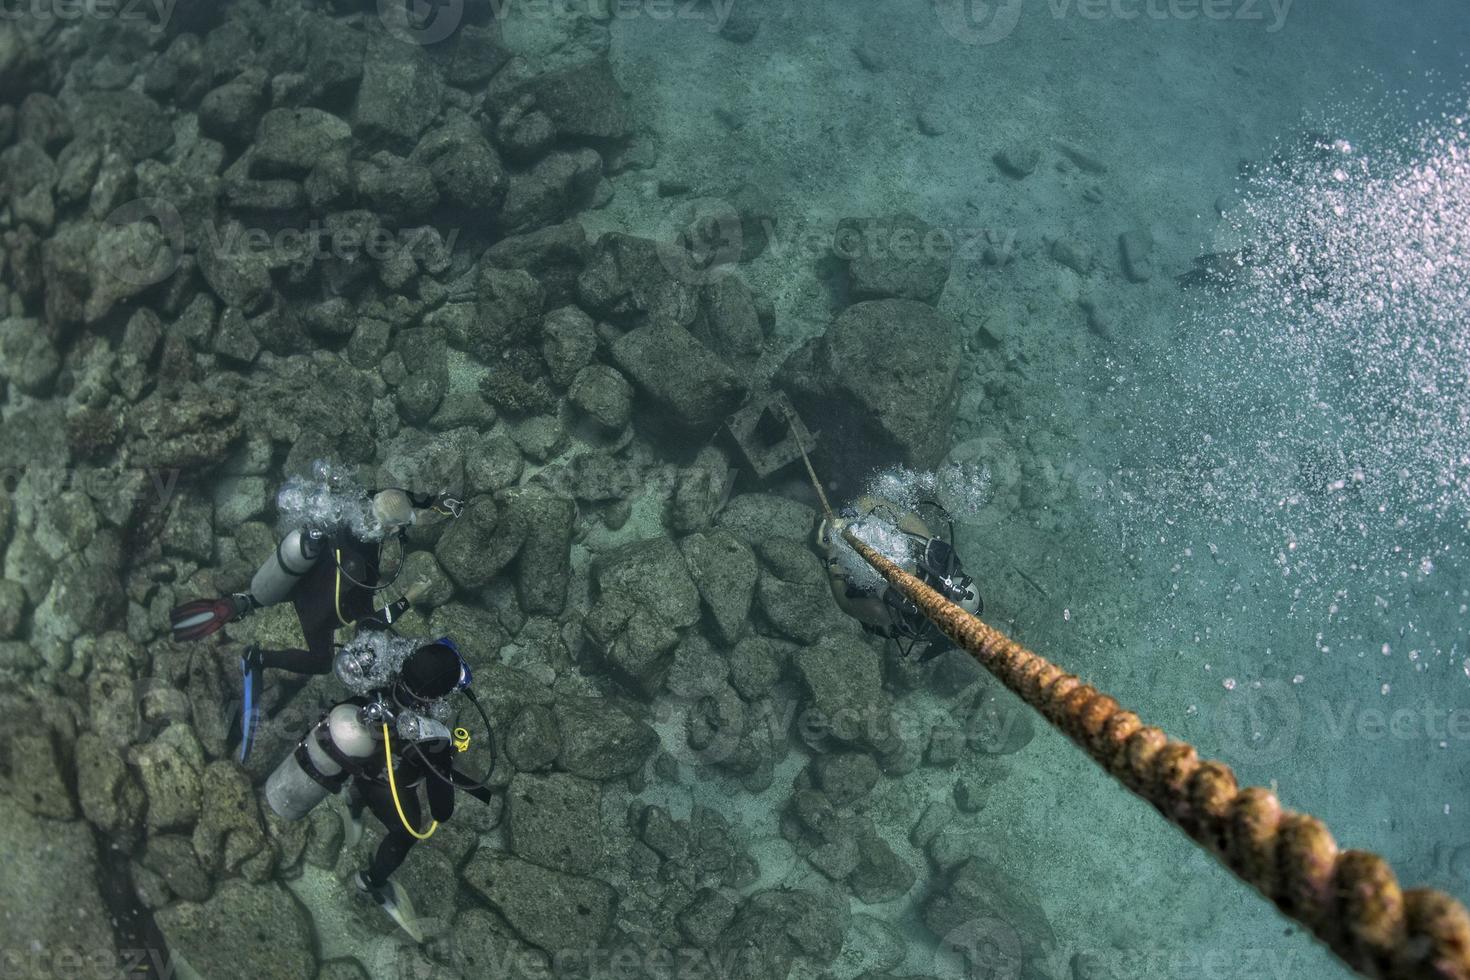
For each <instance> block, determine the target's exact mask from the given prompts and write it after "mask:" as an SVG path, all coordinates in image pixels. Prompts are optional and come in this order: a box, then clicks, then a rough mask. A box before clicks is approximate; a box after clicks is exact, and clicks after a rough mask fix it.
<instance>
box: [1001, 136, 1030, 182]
mask: <svg viewBox="0 0 1470 980" xmlns="http://www.w3.org/2000/svg"><path fill="white" fill-rule="evenodd" d="M1040 163H1041V151H1040V150H1038V149H1037V148H1036V147H1034V146H1030V145H1026V144H1020V145H1016V146H1008V147H1006V148H1005V149H1003V150H1001V151H1000V152H998V153H996V155H995V165H996V166H998V167H1000V169H1001V170H1002V171H1004V172H1005V173H1006V174H1007V175H1008V176H1011V177H1015V178H1016V179H1017V180H1020V179H1022V178H1025V177H1029V176H1031V175H1032V174H1033V173H1035V172H1036V168H1037V166H1038V165H1040Z"/></svg>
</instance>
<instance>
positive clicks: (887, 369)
mask: <svg viewBox="0 0 1470 980" xmlns="http://www.w3.org/2000/svg"><path fill="white" fill-rule="evenodd" d="M959 367H960V335H959V328H958V326H957V325H956V324H955V322H954V321H953V320H951V319H949V318H948V317H946V316H944V315H942V314H940V313H938V312H936V311H935V310H934V309H933V308H932V307H930V306H927V305H925V304H924V303H920V302H917V301H915V300H906V299H886V300H873V301H871V302H866V303H858V304H857V305H855V306H851V307H848V308H847V309H846V310H845V311H843V312H842V314H841V315H840V316H838V317H837V319H836V320H834V321H833V323H832V325H831V326H830V327H829V328H828V329H827V332H826V334H825V335H823V336H822V337H820V338H818V339H816V340H814V341H811V342H810V343H808V344H807V345H806V346H804V347H803V348H802V349H801V350H799V351H797V353H796V354H795V355H793V357H792V359H791V361H789V362H788V363H787V365H786V367H785V368H784V369H783V370H782V374H781V381H782V383H783V384H784V385H785V386H786V388H787V390H788V391H789V392H790V393H791V395H792V398H793V401H794V402H795V403H796V407H797V409H798V410H799V411H800V412H801V413H802V414H803V415H805V416H806V417H807V418H808V419H820V420H821V426H820V428H821V430H822V439H821V442H820V443H819V445H818V450H819V455H820V457H821V459H822V463H823V471H824V472H825V473H830V474H832V475H833V476H835V477H837V478H839V479H843V480H846V481H851V482H853V483H855V484H856V483H860V482H861V481H862V480H863V479H864V478H865V477H866V476H867V475H868V474H869V473H870V472H871V471H872V470H873V469H874V468H875V467H881V466H884V465H886V464H889V463H902V464H903V465H905V466H908V467H910V468H912V469H918V470H925V469H932V468H933V467H934V466H936V465H938V463H939V462H940V461H941V460H942V459H943V458H944V454H945V453H946V452H948V450H949V446H950V428H951V426H952V425H953V423H954V417H955V399H956V393H957V391H956V389H957V385H958V380H959Z"/></svg>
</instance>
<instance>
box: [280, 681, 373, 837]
mask: <svg viewBox="0 0 1470 980" xmlns="http://www.w3.org/2000/svg"><path fill="white" fill-rule="evenodd" d="M371 707H372V706H371V705H369V706H368V708H360V707H358V706H357V705H355V704H352V703H350V702H344V703H342V704H339V705H337V706H335V707H334V708H332V710H331V711H329V712H327V715H326V717H325V718H323V719H321V720H320V721H318V722H317V723H316V724H315V725H313V726H312V727H311V728H310V729H309V730H308V731H307V733H306V735H305V736H303V737H302V739H301V742H300V743H299V744H298V746H297V748H296V750H295V751H293V752H292V753H291V754H290V755H288V756H286V758H285V759H283V760H281V764H280V765H279V766H277V767H276V770H275V772H273V773H271V775H270V778H269V779H268V780H266V783H265V798H266V801H267V802H268V803H270V806H271V809H272V810H274V811H275V812H276V814H277V815H278V816H280V817H281V819H283V820H300V819H301V818H302V817H304V816H306V815H307V814H308V813H310V812H311V811H312V809H313V808H314V807H315V806H316V805H317V804H318V803H320V802H321V801H322V800H324V799H326V798H327V794H328V793H329V792H332V790H329V789H328V787H326V786H324V785H322V783H321V782H319V781H318V780H317V779H316V778H313V776H312V775H311V774H309V773H308V772H307V770H306V768H305V767H303V765H302V762H301V759H300V758H299V756H301V755H303V754H304V755H305V756H306V761H307V763H308V764H309V765H310V766H311V767H312V768H314V769H315V770H316V772H317V773H319V774H320V775H321V776H323V777H325V778H326V779H327V781H329V782H338V783H340V782H341V781H343V780H344V779H345V778H346V776H347V775H348V773H346V772H344V771H343V768H342V766H340V765H338V763H337V760H336V759H334V758H332V756H331V755H328V754H327V751H326V750H325V749H323V748H322V746H321V745H320V744H319V743H318V739H319V738H320V737H322V736H321V735H319V732H320V731H322V730H324V731H325V737H326V738H327V739H329V740H330V741H331V743H332V745H333V746H334V747H335V748H336V750H337V752H338V753H340V754H341V755H342V756H344V757H345V758H346V759H347V760H348V761H349V762H354V763H355V762H360V761H366V760H367V759H370V758H371V757H372V756H374V755H376V754H377V753H379V752H381V751H383V744H382V742H381V741H379V740H378V739H377V738H375V737H374V736H373V729H372V727H370V725H371V722H370V720H369V719H368V718H365V717H364V714H365V713H370V709H371Z"/></svg>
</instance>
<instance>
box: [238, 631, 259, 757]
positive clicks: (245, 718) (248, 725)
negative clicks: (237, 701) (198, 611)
mask: <svg viewBox="0 0 1470 980" xmlns="http://www.w3.org/2000/svg"><path fill="white" fill-rule="evenodd" d="M259 666H260V660H259V658H258V656H257V655H256V651H255V648H254V647H247V648H246V650H245V655H244V656H243V657H241V658H240V679H241V686H242V689H243V695H244V697H243V701H242V704H243V710H242V711H241V714H240V761H241V762H242V763H243V762H244V761H245V760H246V759H247V758H249V756H250V748H251V746H253V745H254V744H255V728H256V725H257V724H258V723H259V721H260V671H259V669H258V668H259Z"/></svg>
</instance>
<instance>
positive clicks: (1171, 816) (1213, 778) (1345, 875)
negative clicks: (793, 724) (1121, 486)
mask: <svg viewBox="0 0 1470 980" xmlns="http://www.w3.org/2000/svg"><path fill="white" fill-rule="evenodd" d="M842 535H843V538H844V539H845V540H846V541H847V543H848V544H850V545H851V546H852V547H853V548H854V549H855V550H856V551H857V553H858V554H860V555H862V556H863V558H864V559H866V560H867V562H868V564H870V565H872V566H873V568H874V569H876V570H877V571H878V572H879V574H881V575H882V576H883V577H884V578H885V579H887V580H888V581H889V583H891V584H892V585H893V587H894V588H896V589H898V591H900V592H902V593H903V594H904V595H905V596H907V597H908V598H909V599H910V600H911V601H912V602H914V603H915V604H916V605H917V606H918V607H919V609H920V610H922V611H923V613H924V615H925V616H927V617H928V618H929V619H930V620H931V621H932V622H933V623H934V625H936V626H937V627H939V629H940V630H942V631H943V632H944V634H945V635H946V636H948V637H949V638H950V639H951V640H953V641H954V642H955V644H957V645H958V646H959V647H960V648H961V649H963V650H966V651H968V652H969V653H970V655H971V656H973V657H974V658H975V659H976V660H977V661H978V662H979V663H980V665H981V666H982V667H984V668H985V669H986V670H988V671H989V672H990V673H991V674H993V675H994V676H995V677H996V679H997V680H999V681H1000V682H1001V683H1002V684H1004V685H1005V686H1006V687H1007V688H1009V689H1010V690H1011V691H1013V692H1014V693H1015V694H1017V695H1018V696H1019V697H1020V698H1021V700H1023V701H1025V702H1026V704H1027V705H1029V706H1030V707H1032V708H1034V709H1035V710H1036V711H1037V712H1038V713H1040V714H1041V716H1042V717H1043V718H1045V719H1046V720H1047V721H1049V722H1050V723H1051V724H1052V725H1053V726H1055V727H1056V728H1057V729H1058V730H1060V731H1061V732H1062V733H1063V734H1065V735H1066V736H1067V737H1068V738H1069V739H1071V740H1072V741H1073V742H1074V743H1076V744H1077V745H1078V746H1079V747H1080V748H1081V749H1082V750H1083V751H1084V752H1086V753H1087V754H1088V755H1089V756H1091V758H1092V760H1093V761H1094V762H1096V763H1097V764H1098V765H1099V766H1101V767H1102V768H1103V769H1105V770H1106V771H1107V772H1109V773H1111V774H1112V775H1113V776H1114V777H1115V778H1116V779H1117V780H1118V781H1119V782H1120V783H1122V784H1123V785H1124V786H1125V787H1126V788H1127V789H1129V790H1131V791H1132V792H1134V793H1135V794H1137V795H1138V796H1140V797H1142V798H1143V799H1145V800H1147V801H1148V802H1149V803H1151V804H1152V805H1153V807H1154V808H1155V809H1156V810H1158V811H1159V813H1161V814H1163V816H1164V818H1165V819H1166V820H1168V821H1169V822H1170V823H1172V824H1174V826H1176V827H1178V828H1179V829H1180V830H1182V831H1184V833H1185V834H1187V835H1188V836H1189V837H1190V839H1191V840H1193V841H1194V842H1195V843H1197V844H1199V845H1200V846H1201V847H1203V848H1205V849H1206V850H1208V851H1209V852H1210V853H1211V854H1213V855H1214V856H1215V857H1216V858H1218V859H1219V860H1220V862H1221V863H1222V864H1224V865H1225V866H1226V867H1227V868H1229V869H1230V870H1231V871H1232V872H1233V873H1234V874H1235V875H1236V876H1237V877H1239V878H1240V879H1241V880H1242V881H1244V882H1245V883H1246V884H1248V885H1250V886H1251V887H1252V888H1254V889H1255V890H1256V891H1258V892H1259V893H1260V894H1261V895H1263V896H1265V897H1266V898H1267V899H1269V900H1270V901H1271V902H1273V903H1274V904H1275V905H1276V907H1277V908H1278V909H1280V910H1281V912H1282V913H1283V914H1285V915H1287V916H1289V917H1290V918H1292V919H1294V920H1296V921H1297V922H1299V923H1301V924H1302V925H1303V926H1305V927H1306V928H1307V929H1308V930H1310V931H1311V933H1312V934H1313V935H1315V936H1316V937H1317V938H1318V939H1319V940H1321V941H1322V942H1323V943H1324V944H1325V945H1326V946H1327V947H1328V948H1329V949H1330V950H1332V952H1333V953H1334V954H1336V955H1337V957H1338V958H1339V959H1341V960H1342V961H1343V962H1344V963H1346V964H1347V965H1348V966H1349V967H1351V968H1352V969H1353V970H1356V971H1357V972H1358V973H1360V974H1362V975H1363V976H1366V977H1377V978H1385V980H1470V913H1467V912H1466V910H1465V907H1464V906H1463V905H1461V904H1460V903H1459V902H1457V901H1456V900H1455V899H1454V898H1452V897H1450V896H1449V895H1446V894H1445V893H1443V892H1439V891H1434V890H1432V889H1427V888H1415V889H1410V890H1408V891H1404V890H1402V889H1401V888H1400V886H1399V883H1398V880H1397V879H1396V878H1395V877H1394V873H1393V870H1392V869H1391V868H1390V867H1389V866H1388V862H1387V861H1385V860H1384V859H1383V858H1381V857H1379V856H1378V855H1376V854H1372V853H1369V852H1366V851H1342V850H1339V849H1338V847H1337V843H1336V842H1335V841H1334V840H1333V837H1332V834H1331V833H1330V832H1329V831H1328V829H1327V826H1326V825H1325V824H1323V823H1322V821H1320V820H1318V819H1317V818H1315V817H1312V816H1308V815H1306V814H1302V813H1294V812H1292V811H1290V810H1285V809H1283V808H1282V806H1281V804H1280V802H1279V801H1278V800H1277V798H1276V795H1275V794H1274V793H1272V792H1270V791H1269V790H1266V789H1262V788H1260V787H1247V788H1244V789H1242V788H1240V787H1239V786H1237V785H1236V782H1235V774H1234V773H1233V772H1232V771H1231V770H1230V767H1228V766H1226V765H1224V764H1223V763H1220V762H1214V761H1211V760H1207V759H1201V758H1200V757H1199V753H1198V752H1196V751H1195V749H1194V747H1193V746H1190V745H1188V744H1186V743H1184V742H1178V741H1174V740H1171V739H1170V738H1169V737H1168V736H1167V735H1165V734H1164V732H1163V731H1162V730H1161V729H1158V728H1154V727H1151V726H1148V725H1145V724H1144V723H1143V722H1142V721H1141V720H1140V719H1139V717H1138V716H1137V715H1136V714H1134V713H1133V712H1131V711H1126V710H1124V709H1123V707H1122V706H1121V705H1119V704H1118V702H1117V701H1115V700H1113V699H1112V698H1110V697H1108V696H1107V695H1106V694H1104V693H1103V692H1101V691H1099V690H1097V689H1096V688H1094V687H1091V686H1089V685H1087V684H1084V683H1082V681H1081V680H1079V679H1078V678H1077V677H1075V676H1073V675H1071V674H1068V673H1066V672H1065V671H1063V670H1062V669H1061V668H1059V667H1057V666H1055V665H1054V664H1052V663H1050V662H1049V661H1047V660H1046V659H1045V658H1043V657H1041V656H1039V655H1037V654H1035V653H1032V652H1031V651H1030V650H1028V649H1026V648H1025V647H1024V646H1022V645H1021V644H1019V643H1017V642H1015V641H1014V640H1012V639H1010V638H1009V637H1007V636H1005V635H1003V634H1002V633H1000V632H999V631H998V630H996V629H994V628H993V627H991V626H988V625H986V624H985V623H984V622H983V621H981V620H980V619H978V618H976V617H975V616H972V615H970V614H969V613H967V612H965V611H964V610H963V609H961V608H960V607H959V606H956V605H954V604H953V603H951V602H949V601H948V600H946V599H945V598H944V597H943V596H941V595H940V594H939V593H938V592H936V591H935V590H933V589H932V588H930V587H929V586H928V585H926V584H925V583H924V582H922V581H921V580H919V579H918V578H917V577H915V576H913V575H910V574H909V573H907V572H905V571H904V570H903V569H901V568H899V567H898V566H897V565H896V564H894V563H893V562H892V561H890V560H888V559H887V558H885V557H884V556H883V555H882V554H881V553H879V552H878V551H876V550H875V549H874V548H872V547H871V546H870V545H868V544H867V543H866V542H864V541H863V540H862V539H861V538H859V537H858V536H857V534H856V533H854V531H853V530H852V528H850V527H849V528H846V529H844V530H843V532H842Z"/></svg>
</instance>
